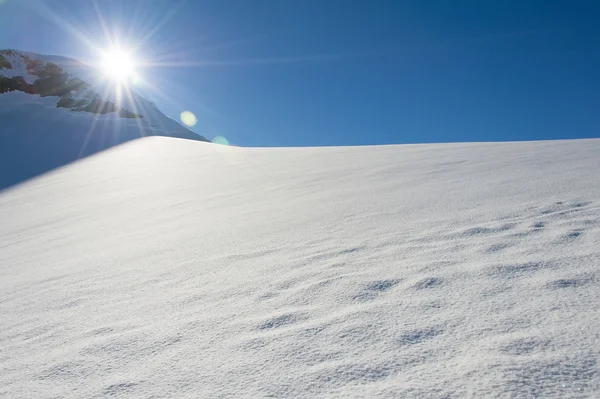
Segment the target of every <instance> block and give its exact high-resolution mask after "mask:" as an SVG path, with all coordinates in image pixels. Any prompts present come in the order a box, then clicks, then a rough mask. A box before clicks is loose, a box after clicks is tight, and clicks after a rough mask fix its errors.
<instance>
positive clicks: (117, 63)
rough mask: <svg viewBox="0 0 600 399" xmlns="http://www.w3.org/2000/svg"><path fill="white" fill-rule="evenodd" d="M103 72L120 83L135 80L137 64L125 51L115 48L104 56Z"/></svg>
mask: <svg viewBox="0 0 600 399" xmlns="http://www.w3.org/2000/svg"><path fill="white" fill-rule="evenodd" d="M102 58H103V59H102V70H103V72H104V74H105V75H106V76H107V77H109V78H110V79H113V80H115V81H117V82H119V83H126V82H127V81H128V80H135V79H136V78H137V74H136V73H135V62H134V60H133V59H132V58H131V56H130V55H129V54H128V53H127V52H126V51H124V50H122V49H119V48H113V49H111V50H110V51H108V52H106V53H104V54H103V57H102Z"/></svg>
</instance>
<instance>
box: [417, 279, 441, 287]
mask: <svg viewBox="0 0 600 399" xmlns="http://www.w3.org/2000/svg"><path fill="white" fill-rule="evenodd" d="M443 282H444V280H442V279H441V278H440V277H427V278H425V279H423V280H421V281H419V282H418V283H417V284H415V289H417V290H424V289H427V288H435V287H437V286H439V285H441V284H442V283H443Z"/></svg>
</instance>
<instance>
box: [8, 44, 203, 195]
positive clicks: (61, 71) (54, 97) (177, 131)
mask: <svg viewBox="0 0 600 399" xmlns="http://www.w3.org/2000/svg"><path fill="white" fill-rule="evenodd" d="M147 136H165V137H173V138H181V139H187V140H194V141H206V142H208V141H209V140H207V139H206V138H205V137H203V136H201V135H199V134H197V133H195V132H192V131H191V130H189V129H187V128H186V127H184V126H182V125H181V124H179V123H178V122H176V121H174V120H172V119H170V118H168V117H167V116H166V115H164V114H163V113H162V112H160V110H159V109H158V108H157V107H156V106H155V105H154V104H153V103H152V102H150V101H148V100H146V99H145V98H144V97H143V96H141V95H140V94H138V93H137V92H136V90H135V88H130V87H126V88H119V85H116V84H113V83H112V82H110V81H108V80H107V79H106V78H104V77H103V76H102V73H101V72H100V71H98V70H97V69H95V68H94V67H93V66H92V65H88V64H85V63H82V62H80V61H77V60H75V59H71V58H67V57H62V56H51V55H42V54H36V53H32V52H26V51H20V50H14V49H6V50H0V167H1V168H2V170H1V171H0V190H2V189H4V188H7V187H10V186H12V185H14V184H18V183H19V182H22V181H24V180H27V179H29V178H32V177H35V176H37V175H39V174H41V173H44V172H46V171H49V170H52V169H54V168H56V167H59V166H62V165H65V164H67V163H69V162H72V161H75V160H77V159H80V158H82V157H86V156H88V155H91V154H94V153H96V152H99V151H103V150H105V149H108V148H110V147H113V146H116V145H119V144H123V143H125V142H127V141H131V140H135V139H138V138H141V137H147Z"/></svg>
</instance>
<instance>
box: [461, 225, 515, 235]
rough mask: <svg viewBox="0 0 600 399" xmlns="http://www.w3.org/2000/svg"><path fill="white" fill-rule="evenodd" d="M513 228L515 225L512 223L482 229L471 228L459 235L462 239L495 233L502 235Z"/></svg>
mask: <svg viewBox="0 0 600 399" xmlns="http://www.w3.org/2000/svg"><path fill="white" fill-rule="evenodd" d="M515 227H516V224H514V223H507V224H503V225H501V226H498V227H483V226H479V227H472V228H470V229H467V230H464V231H463V232H462V233H460V235H461V236H463V237H472V236H477V235H489V234H496V233H502V232H504V231H508V230H511V229H514V228H515Z"/></svg>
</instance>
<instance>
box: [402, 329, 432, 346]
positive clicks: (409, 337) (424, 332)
mask: <svg viewBox="0 0 600 399" xmlns="http://www.w3.org/2000/svg"><path fill="white" fill-rule="evenodd" d="M441 333H442V331H441V330H439V329H437V328H426V329H418V330H413V331H410V332H408V333H406V334H403V335H402V336H400V338H399V339H398V342H399V343H400V344H402V345H415V344H419V343H421V342H423V341H426V340H429V339H432V338H434V337H436V336H437V335H439V334H441Z"/></svg>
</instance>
